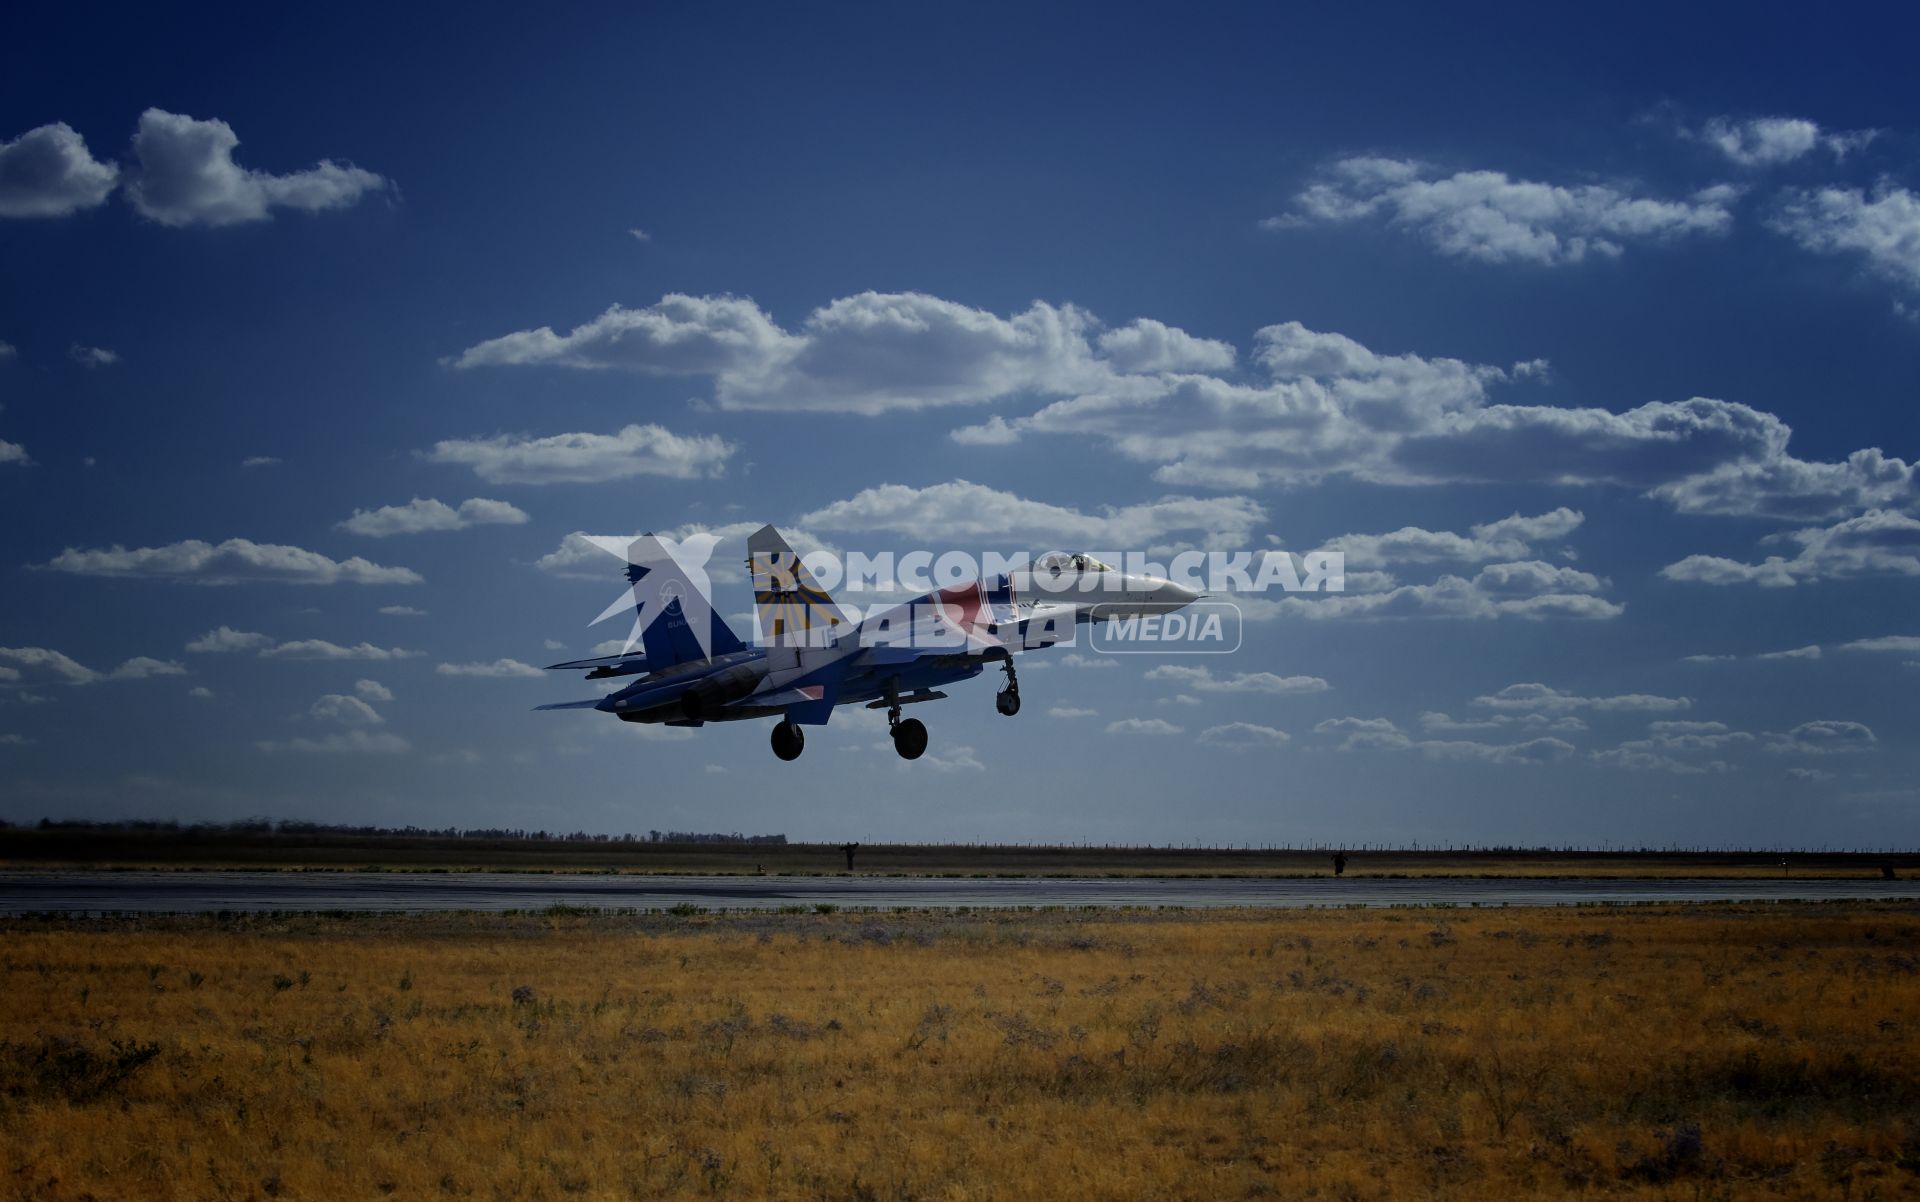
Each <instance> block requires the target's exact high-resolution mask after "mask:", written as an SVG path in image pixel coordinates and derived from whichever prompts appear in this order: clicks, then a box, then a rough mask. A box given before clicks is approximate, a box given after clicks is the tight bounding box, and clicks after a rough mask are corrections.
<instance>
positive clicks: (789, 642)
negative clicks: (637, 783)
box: [538, 526, 1199, 760]
mask: <svg viewBox="0 0 1920 1202" xmlns="http://www.w3.org/2000/svg"><path fill="white" fill-rule="evenodd" d="M635 545H636V546H638V544H637V543H636V544H635ZM747 555H748V564H749V567H750V568H751V570H752V573H753V593H754V602H755V605H756V607H757V610H758V614H759V625H760V634H759V640H760V643H761V645H757V646H749V645H748V644H746V643H743V642H741V641H740V639H739V638H738V637H737V636H736V635H735V634H734V633H733V631H732V630H731V629H729V628H728V626H727V624H726V622H725V621H724V620H723V619H722V618H721V617H720V615H719V614H717V613H715V612H713V610H712V607H711V606H710V605H708V604H706V601H705V596H704V593H702V592H701V591H700V590H698V589H697V588H695V587H693V586H692V585H691V584H690V582H688V581H687V580H686V578H685V574H684V572H683V571H682V570H681V569H680V568H679V566H678V564H677V563H676V562H675V561H674V560H673V559H672V557H671V556H669V555H664V554H662V555H657V556H644V555H643V556H635V555H633V554H631V553H630V554H629V561H630V562H629V564H628V567H627V579H628V581H629V582H630V583H631V584H632V587H633V596H634V601H635V613H636V621H635V626H636V629H637V630H638V631H639V632H640V638H641V647H640V649H639V650H638V651H637V652H634V653H630V654H622V655H608V656H602V657H600V658H597V659H582V660H574V661H572V662H569V663H564V664H554V665H553V668H554V669H559V670H564V669H585V670H586V672H587V679H588V680H601V679H605V678H608V677H618V676H637V677H639V679H638V680H636V681H634V682H633V683H632V684H629V685H626V686H625V687H623V688H621V689H619V690H618V691H616V692H613V693H610V694H608V695H607V696H605V697H600V698H595V699H593V700H589V701H572V702H565V703H562V704H559V705H543V706H540V707H538V708H540V709H543V710H555V709H594V710H600V711H602V712H604V713H609V714H613V715H615V716H616V717H618V718H620V719H621V720H622V721H625V722H647V723H662V724H665V725H667V726H693V727H698V726H704V725H706V724H707V723H709V722H739V721H745V720H747V719H752V718H778V719H779V720H780V721H779V722H778V723H777V724H776V725H775V726H774V728H773V753H774V754H775V755H777V756H779V757H780V758H781V759H783V760H792V759H797V758H798V757H799V755H800V753H801V751H802V750H804V749H805V747H806V735H805V733H804V732H803V730H802V728H803V727H806V726H820V725H824V724H825V723H826V722H827V720H828V719H829V718H831V717H832V716H833V711H834V708H835V707H836V706H841V705H864V706H866V707H867V708H868V709H884V710H886V711H887V726H888V730H889V732H890V733H891V734H892V736H893V746H894V750H895V751H897V752H899V753H900V756H901V757H902V758H903V759H909V760H913V759H918V758H920V756H921V755H922V754H923V753H924V752H925V751H926V749H927V728H926V726H925V724H923V723H922V722H920V721H919V719H917V718H907V719H904V720H903V719H902V718H901V716H900V710H901V707H902V706H907V705H913V704H915V703H918V702H922V701H937V700H939V699H941V698H943V697H945V696H946V695H947V694H945V693H943V692H941V691H940V688H941V686H942V685H949V684H953V683H955V682H957V681H962V680H967V679H970V678H972V677H974V676H978V675H979V674H980V673H981V672H983V671H985V670H986V668H987V666H988V665H989V664H994V663H998V664H1000V665H1001V667H1002V669H1003V670H1004V671H1005V673H1006V677H1007V680H1006V686H1005V687H1004V688H1002V689H1001V690H1000V692H999V694H998V695H997V696H996V697H995V699H994V704H995V707H996V708H997V709H998V710H999V711H1000V712H1001V713H1002V714H1006V715H1008V716H1009V717H1011V716H1012V715H1014V714H1017V713H1019V712H1020V681H1019V678H1018V677H1017V676H1016V675H1015V674H1014V666H1013V657H1014V656H1015V655H1016V654H1019V653H1021V652H1023V651H1032V650H1038V649H1041V648H1044V647H1050V646H1053V645H1054V644H1056V643H1059V642H1061V641H1063V640H1066V639H1067V638H1068V637H1069V636H1070V634H1071V632H1072V629H1073V626H1074V624H1076V623H1080V622H1089V621H1092V620H1094V619H1095V618H1096V617H1098V618H1100V619H1102V620H1104V619H1106V618H1124V617H1131V616H1135V615H1146V614H1164V613H1171V612H1173V611H1174V610H1177V609H1180V608H1181V607H1183V606H1185V605H1188V604H1191V603H1192V602H1193V601H1195V600H1197V599H1198V597H1199V595H1198V594H1197V593H1195V592H1194V591H1193V590H1191V589H1189V588H1185V587H1183V586H1181V585H1178V584H1175V583H1173V582H1172V581H1169V580H1164V579H1161V578H1160V577H1157V576H1141V575H1131V574H1126V573H1121V572H1118V571H1116V570H1115V569H1113V568H1111V567H1108V566H1107V565H1106V564H1104V563H1101V562H1100V561H1099V560H1097V559H1093V558H1091V557H1089V556H1086V555H1068V554H1055V555H1049V556H1047V557H1045V558H1043V559H1042V560H1040V561H1039V562H1038V563H1036V564H1034V565H1033V566H1032V567H1030V568H1029V569H1027V570H1024V571H1018V572H1014V573H1012V574H1011V575H1003V576H996V577H994V578H993V579H992V580H990V581H973V582H970V583H967V584H962V585H958V586H955V587H952V588H945V589H939V590H936V591H934V592H930V593H927V594H925V595H923V596H920V597H916V598H914V599H913V600H911V601H908V602H906V603H904V604H900V605H896V606H892V607H890V608H886V609H883V610H880V611H878V612H875V613H870V614H868V615H867V616H866V617H865V618H863V619H862V620H860V621H858V622H854V621H851V620H850V619H849V617H848V615H847V614H846V612H845V611H843V610H842V609H841V608H840V606H839V605H837V604H835V602H834V600H833V598H832V597H830V596H828V595H827V593H826V591H825V590H824V589H822V588H821V587H820V586H819V584H818V583H816V581H815V579H814V577H813V575H812V573H810V572H809V571H808V570H807V568H806V565H805V564H803V563H802V562H801V560H800V557H799V556H798V555H797V554H795V553H794V551H793V549H792V548H791V547H789V546H788V545H787V542H786V540H785V539H783V538H781V537H780V532H779V531H777V530H775V529H774V528H773V527H772V526H762V527H761V528H760V529H759V530H757V531H755V532H754V534H753V535H752V537H751V538H749V539H748V540H747ZM635 560H639V562H634V561H635ZM655 573H664V574H666V576H668V577H671V576H678V577H679V578H678V579H665V578H663V577H658V576H654V574H655ZM650 577H652V578H650ZM683 599H690V600H687V601H686V603H684V604H683ZM649 605H651V606H653V608H654V610H655V612H652V613H649V612H647V611H648V607H649ZM689 611H691V614H692V617H691V620H689ZM603 616H605V615H603ZM702 624H704V625H705V626H706V629H705V630H704V631H703V630H702V629H701V628H700V627H701V625H702ZM703 634H704V636H705V637H702V635H703Z"/></svg>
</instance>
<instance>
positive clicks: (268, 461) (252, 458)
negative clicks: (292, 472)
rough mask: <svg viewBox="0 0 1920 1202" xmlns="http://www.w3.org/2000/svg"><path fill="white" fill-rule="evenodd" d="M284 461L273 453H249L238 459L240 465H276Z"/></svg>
mask: <svg viewBox="0 0 1920 1202" xmlns="http://www.w3.org/2000/svg"><path fill="white" fill-rule="evenodd" d="M283 462H285V460H282V459H280V458H278V457H277V456H274V455H249V456H247V457H246V458H245V459H242V460H241V461H240V466H241V467H278V466H280V464H282V463H283Z"/></svg>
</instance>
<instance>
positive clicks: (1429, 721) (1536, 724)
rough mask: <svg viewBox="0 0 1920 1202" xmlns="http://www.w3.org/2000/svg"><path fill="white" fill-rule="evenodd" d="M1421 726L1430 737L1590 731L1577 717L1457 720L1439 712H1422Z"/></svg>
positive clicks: (1500, 716)
mask: <svg viewBox="0 0 1920 1202" xmlns="http://www.w3.org/2000/svg"><path fill="white" fill-rule="evenodd" d="M1420 726H1421V728H1422V729H1423V730H1425V731H1427V732H1428V733H1429V734H1468V733H1472V732H1475V731H1485V730H1518V731H1526V732H1539V731H1552V732H1554V733H1562V734H1564V733H1571V732H1576V731H1582V730H1585V729H1587V724H1586V722H1585V720H1583V719H1581V718H1579V717H1577V716H1575V715H1573V714H1545V713H1521V714H1516V713H1507V712H1501V713H1494V714H1486V715H1483V716H1480V717H1475V718H1455V717H1453V716H1451V715H1449V714H1444V713H1440V712H1438V711H1436V710H1427V711H1426V712H1424V713H1422V714H1421V715H1420Z"/></svg>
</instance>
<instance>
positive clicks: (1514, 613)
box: [1249, 561, 1626, 621]
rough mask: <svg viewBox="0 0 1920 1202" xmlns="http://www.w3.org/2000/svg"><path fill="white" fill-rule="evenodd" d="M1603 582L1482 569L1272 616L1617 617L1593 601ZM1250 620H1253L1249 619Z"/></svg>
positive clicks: (1528, 567) (1539, 567) (1288, 602)
mask: <svg viewBox="0 0 1920 1202" xmlns="http://www.w3.org/2000/svg"><path fill="white" fill-rule="evenodd" d="M1604 587H1605V582H1604V581H1602V580H1601V579H1600V578H1599V577H1598V576H1595V575H1593V574H1592V573H1590V572H1582V571H1579V570H1577V569H1575V568H1568V567H1559V566H1556V565H1554V564H1548V563H1540V562H1538V561H1531V562H1525V563H1496V564H1488V565H1487V566H1486V567H1484V568H1482V569H1480V571H1479V572H1478V573H1477V574H1476V575H1474V576H1473V577H1472V578H1470V579H1469V578H1467V577H1463V576H1454V575H1445V576H1442V577H1440V578H1439V579H1438V580H1436V581H1434V582H1433V583H1431V584H1406V585H1399V586H1397V587H1394V588H1389V589H1386V590H1385V591H1382V592H1366V593H1355V592H1346V593H1318V594H1312V595H1298V596H1288V597H1282V598H1280V599H1279V600H1277V601H1274V602H1272V603H1271V606H1270V607H1271V610H1272V612H1274V613H1276V614H1278V615H1280V616H1283V617H1293V618H1308V619H1314V620H1334V619H1341V618H1355V619H1386V618H1460V619H1471V620H1485V619H1493V618H1508V617H1512V618H1522V619H1527V620H1530V621H1544V620H1547V619H1551V618H1575V619H1585V620H1591V621H1600V620H1606V619H1609V618H1617V617H1619V616H1620V615H1621V614H1622V613H1625V612H1626V606H1624V605H1622V604H1620V603H1618V602H1615V601H1608V600H1607V599H1605V598H1604V597H1600V596H1596V595H1595V594H1597V593H1599V592H1600V591H1601V590H1602V589H1603V588H1604ZM1249 616H1253V615H1251V614H1250V615H1249Z"/></svg>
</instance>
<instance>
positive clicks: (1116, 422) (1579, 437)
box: [955, 322, 1920, 550]
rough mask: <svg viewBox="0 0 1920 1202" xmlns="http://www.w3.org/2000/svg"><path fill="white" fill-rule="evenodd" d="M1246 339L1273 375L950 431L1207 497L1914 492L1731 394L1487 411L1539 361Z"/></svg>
mask: <svg viewBox="0 0 1920 1202" xmlns="http://www.w3.org/2000/svg"><path fill="white" fill-rule="evenodd" d="M1254 344H1255V348H1256V350H1255V354H1254V356H1253V360H1254V364H1255V366H1256V367H1257V368H1258V369H1259V370H1260V371H1262V372H1264V374H1265V378H1264V379H1261V378H1248V379H1232V380H1229V379H1222V378H1219V377H1216V376H1208V375H1198V374H1186V375H1180V374H1164V375H1160V376H1155V377H1147V376H1125V377H1117V378H1116V379H1114V380H1112V381H1109V382H1108V383H1107V384H1106V385H1104V386H1102V387H1100V388H1096V389H1092V390H1088V391H1083V392H1081V393H1078V394H1076V395H1074V396H1071V397H1067V398H1065V399H1061V400H1055V401H1052V402H1050V403H1048V404H1045V405H1043V406H1042V407H1041V408H1039V409H1038V410H1037V411H1035V412H1033V413H1031V414H1029V415H1027V416H1025V417H1014V418H1007V417H1002V416H996V417H995V418H993V419H991V420H990V421H988V422H987V423H985V424H984V425H981V426H974V427H967V428H966V429H964V430H961V431H956V432H955V437H957V438H959V439H960V440H961V441H964V442H981V443H990V444H997V443H1006V442H1012V441H1017V440H1020V439H1023V438H1025V437H1028V436H1030V435H1035V434H1056V435H1067V436H1072V437H1075V438H1078V439H1081V440H1085V439H1088V438H1094V439H1099V440H1102V441H1103V442H1104V443H1105V444H1106V445H1108V446H1109V447H1110V448H1111V449H1112V450H1113V451H1115V452H1116V453H1117V454H1119V455H1120V456H1121V457H1122V458H1124V459H1127V460H1131V461H1135V462H1139V463H1142V464H1145V465H1150V466H1151V467H1152V469H1153V474H1154V477H1155V478H1156V479H1158V480H1160V481H1161V482H1162V483H1166V484H1173V485H1189V486H1192V485H1199V486H1204V487H1207V488H1210V489H1244V488H1255V487H1260V486H1262V485H1270V484H1273V485H1302V484H1313V483H1318V482H1320V481H1323V480H1326V479H1329V478H1333V477H1341V476H1345V477H1350V478H1353V479H1357V480H1361V481H1365V482H1368V483H1376V484H1392V485H1427V484H1447V483H1491V484H1547V485H1611V486H1618V487H1625V488H1631V489H1635V490H1638V491H1643V492H1646V493H1649V494H1651V495H1653V496H1656V497H1658V498H1659V499H1661V500H1664V501H1666V502H1668V503H1669V504H1672V505H1673V506H1674V507H1675V508H1677V509H1679V510H1681V511H1683V512H1690V513H1727V514H1762V515H1769V516H1783V517H1790V518H1791V517H1800V518H1810V517H1825V516H1829V515H1833V514H1843V513H1853V512H1858V510H1859V509H1860V507H1861V506H1862V505H1863V504H1882V505H1887V504H1895V503H1899V502H1901V501H1902V500H1912V499H1915V498H1916V497H1920V493H1916V491H1915V489H1916V486H1915V480H1914V469H1913V468H1912V466H1910V465H1908V464H1906V463H1904V462H1903V461H1901V460H1899V459H1895V458H1891V457H1888V456H1886V455H1884V454H1882V453H1881V452H1880V451H1878V450H1874V449H1867V450H1862V451H1859V452H1856V453H1855V454H1853V455H1851V456H1849V457H1848V458H1847V459H1845V460H1843V461H1840V462H1836V463H1817V462H1810V461H1806V460H1801V459H1797V458H1795V457H1794V456H1793V455H1791V454H1790V453H1789V451H1788V441H1789V439H1790V437H1791V435H1792V430H1791V429H1790V428H1789V427H1788V426H1787V425H1786V423H1784V422H1782V421H1781V420H1780V419H1779V418H1778V417H1776V416H1774V415H1772V414H1769V413H1764V412H1762V411H1759V410H1756V409H1753V408H1751V407H1749V406H1746V405H1742V404H1739V403H1737V402H1729V401H1721V400H1715V399H1712V398H1705V397H1695V398H1693V399H1691V400H1686V401H1654V402H1649V403H1647V404H1644V405H1641V406H1639V407H1637V408H1633V409H1629V410H1626V411H1624V412H1617V413H1616V412H1613V411H1611V410H1606V409H1583V408H1571V407H1561V406H1547V405H1513V404H1494V403H1491V395H1490V390H1491V389H1492V388H1494V387H1496V386H1499V385H1502V384H1505V383H1507V382H1509V381H1511V380H1513V379H1515V378H1516V377H1518V376H1520V375H1530V374H1534V370H1533V367H1532V365H1529V364H1516V365H1514V366H1512V367H1509V368H1499V367H1492V366H1485V365H1473V364H1468V363H1463V362H1461V361H1459V360H1455V359H1445V358H1428V357H1423V356H1419V355H1410V354H1401V355H1385V354H1379V353H1377V352H1374V351H1372V350H1370V349H1369V348H1367V347H1365V346H1362V345H1361V344H1359V343H1358V342H1355V341H1354V340H1353V339H1351V338H1347V337H1345V336H1343V335H1339V334H1330V333H1322V332H1318V331H1313V330H1309V329H1307V328H1306V327H1304V326H1302V325H1300V324H1299V323H1297V322H1288V323H1285V324H1282V325H1277V326H1268V327H1266V328H1264V329H1262V330H1260V331H1258V332H1257V333H1256V334H1255V335H1254ZM1410 537H1413V536H1410ZM1463 537H1464V536H1463ZM1488 537H1489V538H1490V539H1499V538H1502V537H1519V536H1517V535H1515V534H1514V533H1513V532H1510V531H1509V532H1506V533H1505V534H1504V535H1503V534H1500V533H1496V534H1493V535H1490V536H1488ZM1519 541H1522V542H1525V541H1527V540H1526V539H1525V538H1524V537H1521V538H1519ZM1434 549H1435V550H1438V548H1437V547H1435V548H1434Z"/></svg>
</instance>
